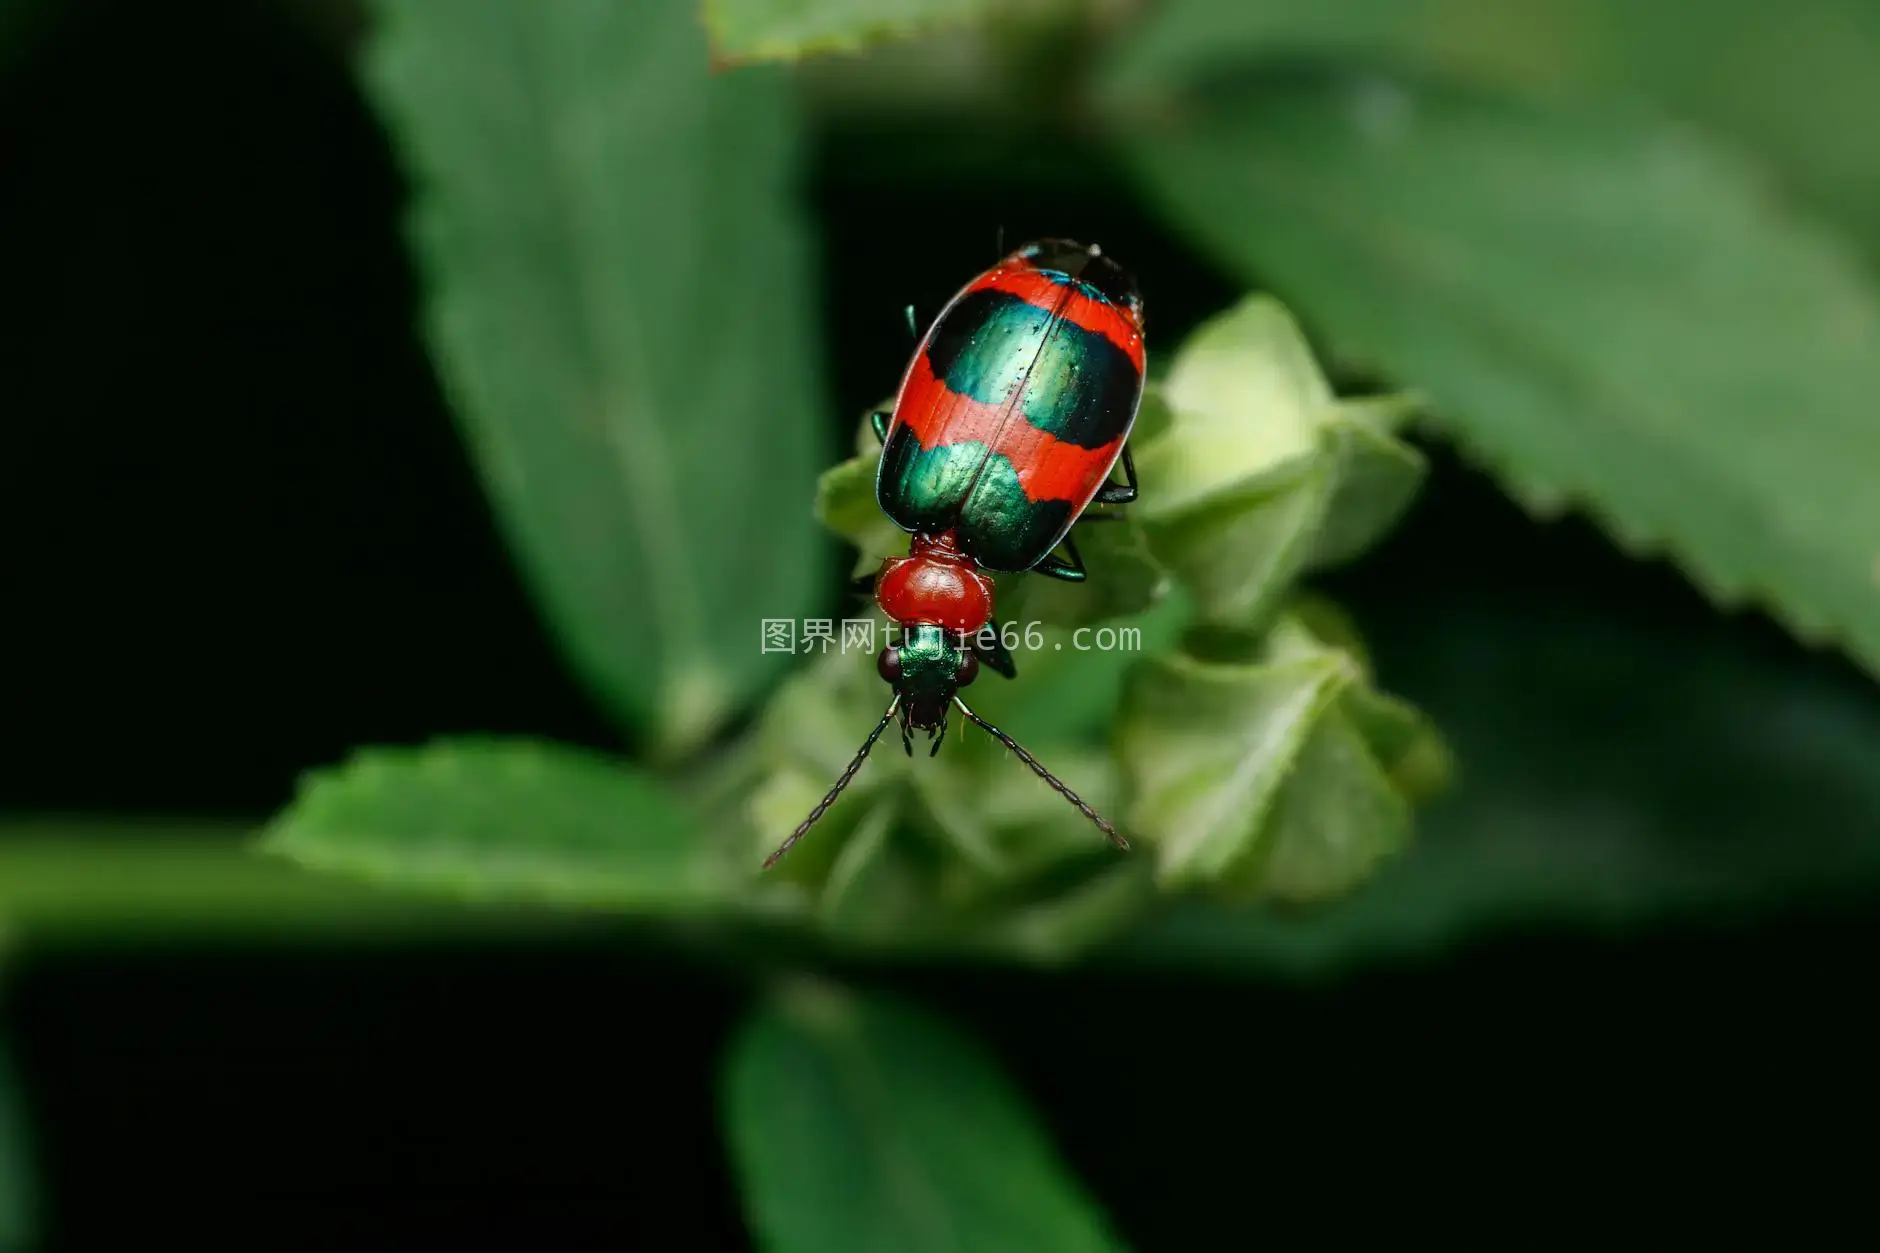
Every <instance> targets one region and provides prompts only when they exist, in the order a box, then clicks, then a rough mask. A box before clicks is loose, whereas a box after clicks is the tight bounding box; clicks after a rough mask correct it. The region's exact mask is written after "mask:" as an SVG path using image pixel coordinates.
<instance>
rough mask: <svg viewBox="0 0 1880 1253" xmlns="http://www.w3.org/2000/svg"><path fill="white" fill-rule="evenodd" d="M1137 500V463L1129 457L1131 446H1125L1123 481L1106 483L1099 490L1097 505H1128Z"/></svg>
mask: <svg viewBox="0 0 1880 1253" xmlns="http://www.w3.org/2000/svg"><path fill="white" fill-rule="evenodd" d="M1134 499H1136V461H1135V458H1133V457H1131V456H1130V455H1129V445H1128V444H1124V445H1123V481H1122V482H1121V483H1105V484H1104V485H1103V486H1102V487H1099V488H1098V489H1097V495H1096V501H1095V503H1097V504H1099V505H1127V504H1128V503H1129V502H1130V501H1132V500H1134Z"/></svg>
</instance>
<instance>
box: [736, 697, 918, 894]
mask: <svg viewBox="0 0 1880 1253" xmlns="http://www.w3.org/2000/svg"><path fill="white" fill-rule="evenodd" d="M900 707H901V694H900V693H899V692H896V693H895V696H894V699H893V700H891V701H889V702H888V712H887V713H884V714H882V715H881V721H880V722H877V723H876V724H875V729H874V730H873V731H870V732H869V733H868V738H867V739H865V740H863V741H862V748H861V751H860V752H858V753H856V754H855V760H854V761H851V762H850V763H849V768H848V769H847V770H844V771H843V772H842V777H841V778H839V779H837V780H836V785H835V786H834V787H832V788H830V789H829V794H828V795H826V796H824V797H823V798H822V803H821V804H819V805H817V806H816V808H814V809H812V810H810V811H809V817H807V818H805V819H803V821H802V823H801V824H800V825H798V827H797V829H796V830H794V831H792V832H790V838H789V839H787V840H785V841H784V842H783V843H782V844H781V845H779V846H778V848H777V851H776V852H774V853H772V854H771V855H770V856H768V857H766V858H764V869H766V870H768V869H770V868H771V867H772V866H774V865H776V864H777V859H778V858H780V857H782V856H783V855H784V854H785V853H787V852H789V851H790V849H791V848H792V847H794V846H795V844H796V842H797V841H798V840H800V839H802V838H803V836H804V835H805V834H806V833H807V832H808V831H809V829H810V828H811V827H813V826H815V825H816V823H817V822H818V821H819V820H820V819H821V818H822V816H823V815H824V814H826V813H828V812H829V807H830V806H831V805H833V804H835V803H836V797H838V796H840V795H842V789H843V788H845V787H847V786H848V785H849V780H851V779H853V778H854V777H855V772H856V771H858V770H860V769H861V768H862V763H863V762H865V761H867V760H868V750H869V749H871V748H873V747H874V746H875V741H876V740H878V739H880V738H881V733H882V732H883V731H886V730H887V729H888V723H889V722H891V721H892V720H893V718H894V714H895V711H896V710H898V709H899V708H900Z"/></svg>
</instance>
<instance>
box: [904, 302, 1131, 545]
mask: <svg viewBox="0 0 1880 1253" xmlns="http://www.w3.org/2000/svg"><path fill="white" fill-rule="evenodd" d="M1060 290H1062V289H1060ZM1021 400H1022V398H1020V397H1018V396H1010V397H1007V398H1006V399H1005V400H1002V401H1000V402H999V403H997V404H990V405H989V404H983V403H981V402H980V401H977V400H974V399H973V398H972V397H971V396H962V395H961V394H960V393H958V392H956V391H954V390H953V389H952V388H950V387H948V386H947V385H946V384H945V383H943V382H941V381H940V380H939V379H938V378H935V377H934V373H933V366H932V364H931V363H930V362H929V361H928V360H927V354H926V353H924V352H923V353H920V354H919V355H917V356H916V357H915V358H914V362H913V364H912V365H911V366H910V367H909V369H908V374H907V382H906V384H905V385H904V386H903V387H902V388H901V398H900V401H899V403H898V404H897V405H896V406H895V410H894V425H896V426H900V425H902V424H905V425H906V426H907V428H908V429H909V430H911V431H912V432H913V433H914V438H915V439H917V440H919V441H920V446H921V447H922V448H925V449H929V450H931V449H934V448H939V447H942V446H944V445H947V444H964V443H981V444H985V445H986V446H987V447H988V448H990V449H991V450H992V452H993V453H995V454H999V455H1002V456H1004V457H1005V459H1006V460H1007V461H1010V462H1011V463H1012V468H1013V469H1014V470H1016V471H1018V484H1019V487H1020V488H1022V489H1023V490H1024V493H1025V498H1026V499H1027V500H1029V501H1031V502H1032V503H1033V504H1036V503H1038V502H1040V501H1046V500H1067V501H1070V502H1071V504H1072V505H1073V506H1074V507H1076V508H1079V509H1081V508H1082V507H1083V506H1084V505H1087V504H1089V503H1090V498H1091V497H1092V496H1095V495H1096V494H1097V488H1098V487H1100V486H1102V484H1103V480H1104V479H1106V478H1108V477H1109V474H1110V467H1112V466H1113V465H1115V464H1116V458H1117V457H1118V455H1119V454H1120V452H1121V447H1120V445H1121V441H1120V440H1111V441H1110V442H1109V443H1107V444H1105V445H1103V447H1101V448H1080V447H1078V446H1077V445H1076V444H1072V443H1069V442H1067V441H1065V440H1061V439H1059V438H1058V437H1057V436H1055V435H1053V434H1051V432H1049V431H1042V430H1039V429H1038V428H1037V427H1035V426H1033V425H1032V424H1031V423H1030V422H1027V421H1026V420H1025V419H1024V418H1023V417H1022V416H1019V415H1013V416H1014V417H1015V418H1016V420H1015V421H1011V422H1007V421H1006V417H1007V415H1008V414H1012V410H1013V409H1014V408H1015V407H1016V405H1017V404H1018V403H1021ZM1001 426H1003V428H1004V429H1003V430H1001V429H1000V428H1001ZM889 437H890V438H892V437H893V432H892V431H890V432H889Z"/></svg>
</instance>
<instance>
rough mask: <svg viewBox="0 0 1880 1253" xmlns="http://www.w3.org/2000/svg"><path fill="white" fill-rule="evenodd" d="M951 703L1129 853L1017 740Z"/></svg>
mask: <svg viewBox="0 0 1880 1253" xmlns="http://www.w3.org/2000/svg"><path fill="white" fill-rule="evenodd" d="M953 703H954V704H955V705H958V706H959V707H960V712H961V713H963V714H965V715H966V716H967V717H968V718H969V719H971V720H972V722H973V725H974V726H977V727H978V728H979V729H980V730H982V731H984V732H985V733H986V734H987V735H990V736H991V737H992V738H993V739H995V740H997V741H999V743H1001V744H1003V745H1005V746H1006V747H1007V748H1009V749H1011V750H1012V751H1013V752H1014V753H1017V754H1018V759H1019V760H1020V761H1022V762H1024V763H1025V764H1026V765H1028V766H1030V767H1031V769H1032V773H1034V774H1036V775H1037V776H1038V777H1039V778H1040V779H1043V780H1044V781H1045V782H1046V783H1049V784H1050V785H1051V788H1052V790H1053V791H1055V792H1056V793H1057V794H1058V795H1059V796H1062V797H1063V798H1064V799H1065V800H1067V801H1069V802H1070V803H1071V804H1073V805H1075V806H1077V812H1078V813H1080V814H1082V815H1083V816H1084V817H1086V818H1088V819H1090V821H1092V822H1094V823H1096V824H1097V830H1099V831H1101V832H1103V834H1105V835H1107V836H1109V837H1110V843H1112V844H1114V845H1116V847H1118V848H1120V849H1122V850H1124V851H1125V852H1127V851H1129V841H1128V840H1126V839H1124V838H1123V837H1122V835H1121V834H1120V833H1119V832H1118V831H1117V829H1116V828H1115V827H1113V826H1111V825H1110V824H1109V823H1108V822H1107V821H1105V820H1104V817H1103V815H1102V814H1099V813H1098V812H1097V811H1096V810H1094V809H1092V808H1091V807H1090V806H1089V805H1088V804H1086V803H1085V802H1084V799H1083V797H1081V796H1079V795H1077V793H1075V792H1073V791H1071V790H1070V788H1069V787H1067V786H1065V783H1064V780H1062V779H1060V778H1058V777H1057V776H1056V775H1054V774H1052V773H1051V772H1050V771H1049V770H1046V769H1045V768H1044V763H1042V762H1040V761H1039V760H1038V759H1037V758H1036V757H1033V756H1032V755H1031V754H1030V753H1028V752H1026V751H1025V746H1024V745H1023V744H1020V743H1019V742H1018V741H1017V740H1015V739H1013V738H1012V737H1011V736H1009V735H1007V734H1006V733H1005V732H1003V731H1001V730H999V728H997V727H995V726H993V725H992V724H991V723H990V722H987V721H986V720H985V719H984V718H981V717H980V716H979V715H978V714H976V713H974V712H973V710H972V706H970V705H968V704H967V703H966V702H965V701H963V700H961V699H960V698H959V697H958V696H955V697H954V698H953Z"/></svg>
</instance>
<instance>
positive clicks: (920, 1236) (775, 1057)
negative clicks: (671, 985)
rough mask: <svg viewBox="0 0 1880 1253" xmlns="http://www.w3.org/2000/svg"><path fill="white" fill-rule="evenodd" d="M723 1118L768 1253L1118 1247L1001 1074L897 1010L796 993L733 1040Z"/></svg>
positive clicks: (956, 1039) (1070, 1252) (913, 1012)
mask: <svg viewBox="0 0 1880 1253" xmlns="http://www.w3.org/2000/svg"><path fill="white" fill-rule="evenodd" d="M723 1117H724V1123H725V1129H726V1135H727V1138H728V1139H729V1141H730V1146H731V1154H732V1160H733V1163H734V1165H735V1166H736V1169H737V1173H738V1178H739V1181H740V1184H741V1187H742V1190H743V1193H744V1204H745V1211H746V1214H747V1217H748V1219H749V1222H750V1225H751V1229H752V1232H753V1234H754V1235H755V1237H756V1241H757V1245H758V1247H759V1248H761V1249H764V1250H766V1253H848V1251H850V1250H853V1251H854V1253H877V1251H878V1250H882V1249H893V1250H895V1253H1004V1251H1007V1250H1009V1251H1010V1253H1040V1251H1041V1250H1047V1249H1048V1250H1051V1253H1077V1251H1079V1250H1115V1249H1120V1248H1121V1247H1123V1246H1122V1245H1121V1244H1120V1243H1119V1241H1118V1240H1117V1238H1116V1237H1115V1236H1114V1235H1113V1234H1112V1233H1111V1231H1110V1230H1109V1227H1108V1224H1107V1223H1106V1221H1105V1220H1104V1217H1103V1215H1102V1214H1101V1213H1100V1211H1099V1210H1098V1209H1097V1207H1096V1206H1095V1205H1094V1204H1093V1203H1092V1202H1091V1201H1090V1199H1089V1198H1088V1197H1086V1196H1085V1195H1084V1194H1083V1191H1082V1190H1081V1189H1080V1188H1079V1186H1078V1184H1077V1181H1076V1180H1075V1179H1074V1178H1073V1177H1072V1176H1071V1175H1070V1173H1069V1172H1068V1171H1067V1170H1066V1168H1065V1167H1064V1165H1063V1164H1062V1162H1061V1161H1060V1160H1059V1159H1058V1156H1057V1154H1056V1153H1055V1151H1054V1150H1053V1148H1052V1146H1051V1144H1050V1142H1049V1140H1048V1138H1047V1137H1046V1135H1045V1133H1044V1132H1043V1131H1042V1130H1041V1129H1040V1128H1039V1126H1038V1125H1037V1122H1036V1119H1035V1117H1034V1115H1033V1114H1032V1113H1031V1111H1030V1110H1029V1109H1028V1108H1027V1107H1026V1104H1025V1101H1024V1099H1023V1097H1022V1096H1021V1095H1020V1094H1019V1093H1018V1092H1016V1091H1014V1090H1013V1088H1012V1087H1011V1085H1010V1084H1009V1082H1008V1081H1007V1080H1006V1079H1005V1077H1004V1076H1003V1075H1002V1074H1001V1073H1000V1071H999V1067H998V1064H997V1062H996V1061H995V1060H994V1059H993V1058H991V1057H989V1056H987V1055H986V1053H985V1051H984V1050H983V1049H982V1048H981V1047H980V1046H979V1045H977V1044H976V1043H975V1042H974V1041H972V1040H971V1039H969V1038H968V1037H966V1036H965V1035H963V1034H962V1033H961V1032H960V1031H959V1030H958V1029H956V1028H954V1027H953V1026H951V1025H949V1024H948V1023H946V1022H945V1021H943V1020H941V1019H939V1018H936V1017H934V1016H933V1015H931V1014H928V1013H924V1012H922V1011H919V1010H917V1009H914V1008H911V1007H909V1006H906V1005H902V1004H900V1003H898V1002H895V1001H892V1000H887V999H867V1000H863V999H858V998H856V997H854V996H851V995H849V994H847V993H844V992H840V991H836V990H832V989H828V988H825V987H821V986H793V987H791V988H789V989H788V990H787V992H786V994H785V995H784V996H782V997H780V998H779V999H778V1000H777V1001H776V1002H775V1003H774V1004H772V1005H770V1006H767V1007H766V1008H765V1009H763V1010H762V1011H760V1012H759V1013H757V1014H756V1015H755V1016H754V1017H753V1018H752V1019H751V1020H750V1021H748V1022H747V1023H746V1024H745V1025H744V1027H743V1028H742V1029H741V1030H740V1031H739V1033H738V1036H737V1038H736V1039H735V1040H734V1042H733V1044H732V1046H731V1050H730V1053H729V1055H728V1057H727V1059H726V1065H725V1072H724V1083H723Z"/></svg>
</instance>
